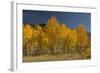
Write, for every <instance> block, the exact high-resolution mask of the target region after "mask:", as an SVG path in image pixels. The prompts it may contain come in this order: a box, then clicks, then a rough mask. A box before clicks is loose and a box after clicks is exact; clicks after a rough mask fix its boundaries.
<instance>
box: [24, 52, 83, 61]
mask: <svg viewBox="0 0 100 73" xmlns="http://www.w3.org/2000/svg"><path fill="white" fill-rule="evenodd" d="M82 59H84V58H83V57H82V55H81V54H78V53H75V54H56V55H49V54H44V55H40V56H24V57H23V62H39V61H61V60H82Z"/></svg>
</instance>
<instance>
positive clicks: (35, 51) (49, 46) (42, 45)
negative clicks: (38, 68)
mask: <svg viewBox="0 0 100 73" xmlns="http://www.w3.org/2000/svg"><path fill="white" fill-rule="evenodd" d="M90 45H91V44H90V37H89V34H88V33H87V31H86V29H85V27H84V26H83V25H79V26H77V27H76V28H75V29H71V28H69V27H68V26H66V25H65V24H60V23H59V22H58V21H57V19H56V17H54V16H52V17H51V18H50V19H49V20H48V21H47V23H46V25H44V26H41V25H38V24H36V25H35V26H32V25H30V24H25V25H23V55H24V56H35V55H42V54H56V53H66V54H67V53H72V54H73V53H81V55H82V57H83V58H90V56H91V51H90V48H91V47H90Z"/></svg>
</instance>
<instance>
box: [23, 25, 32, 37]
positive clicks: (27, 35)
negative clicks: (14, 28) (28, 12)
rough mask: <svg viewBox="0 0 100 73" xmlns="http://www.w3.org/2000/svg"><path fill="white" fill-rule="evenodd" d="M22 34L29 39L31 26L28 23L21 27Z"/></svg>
mask: <svg viewBox="0 0 100 73" xmlns="http://www.w3.org/2000/svg"><path fill="white" fill-rule="evenodd" d="M23 32H24V33H23V34H24V37H25V38H27V39H31V38H32V32H33V30H32V27H31V26H30V25H29V24H26V25H25V26H24V28H23Z"/></svg>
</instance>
